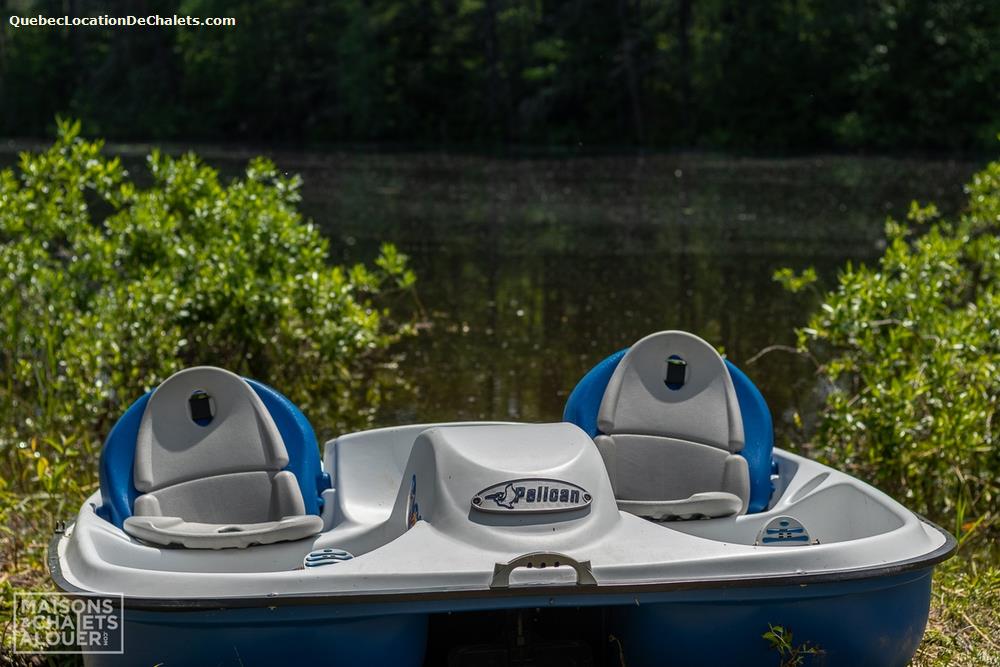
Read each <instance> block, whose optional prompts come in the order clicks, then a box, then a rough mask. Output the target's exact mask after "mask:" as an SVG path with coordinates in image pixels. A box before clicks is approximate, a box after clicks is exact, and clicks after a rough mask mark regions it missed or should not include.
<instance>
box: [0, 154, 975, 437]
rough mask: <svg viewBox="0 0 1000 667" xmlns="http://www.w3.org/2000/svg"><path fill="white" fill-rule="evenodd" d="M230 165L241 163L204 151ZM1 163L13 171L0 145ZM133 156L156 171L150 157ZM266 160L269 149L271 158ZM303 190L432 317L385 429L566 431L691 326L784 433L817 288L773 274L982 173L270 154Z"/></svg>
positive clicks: (875, 230) (865, 165) (641, 160)
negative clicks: (471, 423)
mask: <svg viewBox="0 0 1000 667" xmlns="http://www.w3.org/2000/svg"><path fill="white" fill-rule="evenodd" d="M195 150H196V151H197V152H199V153H200V154H201V155H202V156H203V157H204V158H205V159H206V161H207V162H209V163H211V164H213V165H215V166H217V167H219V168H220V170H221V171H223V172H224V173H231V174H236V173H239V172H241V171H242V168H243V165H244V164H245V162H246V159H247V158H248V157H249V156H250V155H252V154H255V153H256V152H258V151H251V152H247V153H242V152H237V151H232V150H213V149H211V148H208V147H201V148H198V147H196V149H195ZM3 152H4V153H6V154H5V155H0V161H2V162H4V163H8V164H9V163H11V162H13V160H14V159H15V158H14V155H15V152H14V151H13V150H4V151H3ZM108 152H112V153H116V152H121V153H124V154H125V155H126V157H127V159H126V162H127V163H131V164H129V168H130V171H131V172H132V173H133V174H134V175H135V176H136V177H137V178H138V179H139V180H142V174H143V172H144V171H145V169H144V167H143V166H142V159H141V157H140V156H141V155H142V154H144V150H143V149H142V147H133V148H128V147H117V148H116V147H111V148H109V149H108ZM263 152H267V151H263ZM272 157H273V159H274V160H275V161H276V162H277V164H278V165H279V166H280V167H281V168H282V169H283V170H286V171H288V172H293V173H299V174H301V175H302V177H303V179H304V190H303V195H304V202H303V209H304V212H305V213H306V215H307V216H309V217H311V218H312V219H313V220H314V221H315V222H316V223H317V224H318V225H319V226H320V227H321V228H322V229H323V230H324V231H325V232H326V234H327V235H328V236H329V237H330V240H331V247H332V252H333V255H334V257H333V258H334V260H335V261H342V262H348V263H353V262H358V261H365V262H367V261H370V260H371V259H372V258H373V257H374V256H375V254H376V253H377V249H378V246H379V244H380V243H381V242H383V241H391V242H394V243H395V244H396V245H397V246H398V247H399V248H400V249H401V250H402V251H403V252H405V253H407V254H408V255H409V256H410V258H411V264H412V267H413V268H414V270H415V271H416V273H417V276H418V291H419V297H420V300H421V301H422V303H423V305H424V307H425V310H426V318H425V319H426V323H427V326H426V327H425V328H423V329H422V331H421V333H420V335H419V336H417V337H415V338H413V339H410V340H407V341H405V342H404V343H403V344H402V346H401V348H402V351H403V353H404V356H403V360H402V363H401V365H400V367H399V369H398V371H397V372H399V373H401V374H403V375H404V376H405V377H406V378H407V379H408V380H409V382H410V384H411V385H412V387H413V389H412V391H404V392H394V393H393V394H392V396H391V397H390V399H389V401H388V402H387V403H386V404H385V405H384V408H383V410H382V411H381V412H380V414H379V418H378V422H379V424H381V425H390V424H397V423H402V422H414V421H436V420H456V419H515V420H526V421H552V420H558V419H559V418H560V416H561V414H562V408H563V404H564V402H565V400H566V397H567V395H568V393H569V391H570V390H571V389H572V388H573V386H574V384H575V383H576V381H577V380H578V379H579V378H580V377H581V376H582V375H583V373H585V372H586V371H587V370H588V369H589V368H590V367H591V366H593V365H594V364H595V363H596V362H598V361H599V360H601V359H602V358H604V357H605V356H607V355H608V354H610V353H611V352H613V351H615V350H618V349H621V348H623V347H625V346H627V345H629V344H631V343H632V342H634V341H635V340H637V339H638V338H640V337H642V336H644V335H645V334H648V333H650V332H653V331H657V330H661V329H667V328H678V329H686V330H688V331H692V332H694V333H697V334H698V335H700V336H702V337H704V338H706V339H707V340H708V341H710V342H711V343H713V344H715V345H717V346H721V347H723V348H724V349H725V351H726V353H727V354H728V355H729V357H730V359H732V360H733V361H734V362H735V363H736V364H737V365H739V366H741V367H743V369H744V370H745V371H746V372H747V373H748V375H750V377H751V378H752V379H753V380H754V381H755V382H756V383H757V384H758V386H759V387H760V388H761V390H762V391H763V392H764V395H765V396H766V397H767V399H768V402H769V403H770V405H771V408H772V411H773V413H774V414H775V417H776V425H778V426H779V428H780V426H781V423H782V422H783V421H784V419H783V418H787V416H788V414H789V413H790V411H791V410H792V409H793V408H797V409H802V410H803V413H804V414H806V415H807V416H808V412H809V407H810V406H809V405H808V403H809V400H808V397H809V395H810V389H811V387H812V382H811V381H810V377H811V375H812V368H811V367H810V365H809V364H808V363H806V362H804V361H803V360H801V359H799V358H797V357H795V356H793V355H790V354H787V353H782V352H775V353H772V354H770V355H767V356H765V357H763V358H762V359H761V360H759V361H757V362H756V363H754V364H752V365H749V366H748V365H747V360H748V359H749V358H751V357H752V356H753V355H754V354H756V353H757V352H758V351H759V350H761V349H762V348H764V347H766V346H769V345H774V344H792V343H794V334H793V330H794V328H795V327H796V326H801V325H802V324H804V323H805V321H806V318H807V317H808V315H809V313H810V312H811V311H812V310H813V309H814V308H815V307H817V305H818V294H804V295H802V294H800V295H791V294H788V293H785V292H784V291H783V290H782V288H781V287H780V286H779V285H778V284H777V283H775V282H773V281H772V279H771V276H772V274H773V272H774V271H775V270H776V269H778V268H781V267H785V266H789V267H792V268H795V269H796V270H800V269H803V268H805V267H808V266H814V267H815V268H816V269H817V271H818V272H819V274H820V276H821V279H822V283H823V284H824V285H826V286H830V285H833V284H834V278H835V276H836V272H837V270H838V268H839V267H841V266H842V265H843V264H844V263H845V262H847V261H849V260H850V261H854V262H859V261H860V262H872V261H874V260H876V259H877V257H878V256H879V254H880V252H881V250H882V247H883V244H884V240H883V233H882V230H883V225H884V222H885V219H886V217H887V216H889V215H892V216H894V217H897V218H901V217H903V216H905V214H906V211H907V209H908V207H909V203H910V201H911V200H912V199H919V200H920V201H922V202H927V201H934V202H936V203H937V204H938V206H939V208H940V209H941V210H942V212H943V213H944V214H945V215H950V214H954V213H957V212H958V211H959V210H960V208H961V206H962V203H963V200H964V195H963V192H962V185H963V183H965V182H966V181H967V180H968V179H969V177H970V176H971V174H972V173H973V172H974V171H975V170H976V168H977V165H976V164H973V163H968V162H952V161H929V160H908V159H887V158H857V157H817V158H801V159H777V160H763V159H737V158H731V157H725V156H711V155H685V154H681V155H659V156H652V157H649V156H647V157H591V158H580V157H576V158H567V159H548V158H546V159H498V158H484V157H470V156H456V155H440V154H416V155H384V154H366V155H358V154H341V153H335V154H317V153H308V154H306V153H292V152H280V151H279V152H276V153H274V154H273V155H272Z"/></svg>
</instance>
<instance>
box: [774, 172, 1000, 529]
mask: <svg viewBox="0 0 1000 667" xmlns="http://www.w3.org/2000/svg"><path fill="white" fill-rule="evenodd" d="M967 190H968V194H969V204H968V209H967V212H966V214H965V215H964V216H963V217H962V218H961V219H960V220H957V221H941V220H939V219H938V215H937V211H936V209H935V208H934V206H927V207H923V208H921V207H920V206H918V205H916V204H913V206H912V207H911V210H910V214H909V216H908V222H896V221H892V220H890V221H889V222H888V223H887V227H886V234H887V237H888V247H887V248H886V251H885V254H884V256H883V257H882V258H881V259H880V261H879V262H878V265H877V266H873V267H867V266H850V265H848V266H847V268H846V269H845V270H844V271H843V272H842V273H841V274H840V276H839V280H838V282H839V284H838V286H837V287H836V289H835V290H833V291H832V292H830V293H829V294H826V295H825V297H824V300H823V301H824V302H823V304H822V307H821V308H820V309H819V310H818V311H817V312H816V313H815V314H814V315H813V316H812V318H811V319H810V320H809V323H808V325H807V326H806V327H804V328H802V329H800V330H799V331H798V344H799V347H800V348H801V349H802V350H803V351H804V352H806V353H808V354H809V356H810V357H811V358H813V359H814V360H816V361H817V363H818V364H819V373H818V375H819V377H820V379H821V383H822V387H823V390H824V393H825V399H824V404H823V407H822V409H821V411H820V415H819V421H818V425H817V428H816V431H815V433H813V434H812V438H811V442H809V443H808V444H809V445H810V446H812V447H815V448H817V449H818V450H819V453H821V454H823V455H824V456H825V457H826V458H827V459H828V460H830V461H831V462H832V463H833V464H834V465H836V466H838V467H841V468H844V469H846V470H847V471H848V472H851V473H854V474H859V475H860V476H862V477H863V478H866V479H869V480H872V481H873V482H875V483H876V484H877V485H878V486H880V487H881V488H883V489H886V490H888V491H889V492H891V493H894V494H895V495H896V496H897V497H899V498H902V499H904V500H905V502H906V504H907V505H908V506H910V507H912V508H913V509H915V510H917V511H919V512H923V513H926V514H928V515H930V516H932V517H935V518H939V519H949V520H953V521H954V522H955V529H956V533H957V534H962V533H964V532H966V531H968V530H970V529H971V526H970V521H972V520H973V519H975V520H983V521H986V522H987V523H991V522H994V521H995V520H996V518H997V516H996V515H997V497H998V494H1000V162H993V163H992V164H990V165H989V166H988V167H987V168H986V169H984V170H983V171H982V172H980V173H979V174H977V175H976V176H975V177H974V178H973V180H972V183H971V184H970V185H969V186H968V188H967ZM778 278H779V279H780V280H782V281H783V282H784V283H785V284H786V286H787V287H789V288H790V289H792V290H793V291H795V290H799V289H802V288H804V287H806V286H807V285H808V284H809V283H810V282H811V281H812V280H813V279H814V278H815V275H814V274H807V275H802V276H795V275H793V274H791V273H790V272H787V271H783V272H779V274H778Z"/></svg>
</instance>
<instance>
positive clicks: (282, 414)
mask: <svg viewBox="0 0 1000 667" xmlns="http://www.w3.org/2000/svg"><path fill="white" fill-rule="evenodd" d="M246 381H247V384H249V385H250V387H251V388H252V389H253V390H254V392H255V393H256V394H257V396H259V397H260V400H261V401H263V402H264V407H265V408H267V411H268V412H269V413H271V419H273V420H274V425H275V426H277V427H278V433H279V434H281V439H282V440H283V441H284V443H285V451H286V452H288V465H287V466H285V468H284V469H285V470H287V471H289V472H291V473H292V474H293V475H295V479H297V480H298V482H299V488H300V489H301V490H302V500H303V501H304V502H305V506H306V514H319V513H320V511H321V510H322V508H323V497H322V494H323V491H324V490H325V489H329V488H330V475H329V474H328V473H325V472H323V470H322V468H321V466H320V459H319V444H318V443H317V442H316V434H315V433H314V432H313V429H312V425H310V424H309V420H308V419H306V416H305V415H304V414H302V411H301V410H299V409H298V408H297V407H296V406H295V404H294V403H292V402H291V401H290V400H288V399H287V398H286V397H285V396H284V395H283V394H281V393H279V392H278V391H276V390H274V389H272V388H271V387H268V386H267V385H266V384H263V383H261V382H257V381H256V380H250V379H246Z"/></svg>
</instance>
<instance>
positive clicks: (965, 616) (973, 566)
mask: <svg viewBox="0 0 1000 667" xmlns="http://www.w3.org/2000/svg"><path fill="white" fill-rule="evenodd" d="M912 664H913V665H914V667H945V666H946V665H956V666H963V667H964V666H968V667H973V666H976V667H981V666H984V665H1000V552H998V550H997V547H996V539H995V535H989V534H983V535H981V536H980V537H979V538H978V539H977V540H975V541H972V540H969V541H966V542H965V543H963V544H962V546H961V547H960V548H959V552H958V554H957V555H956V556H955V558H952V559H951V560H950V561H948V562H946V563H943V564H942V565H940V566H939V567H938V569H937V571H936V573H935V575H934V590H933V592H932V599H931V616H930V620H929V621H928V623H927V631H926V632H925V633H924V640H923V642H922V643H921V644H920V648H919V649H918V650H917V654H916V655H915V656H914V658H913V662H912Z"/></svg>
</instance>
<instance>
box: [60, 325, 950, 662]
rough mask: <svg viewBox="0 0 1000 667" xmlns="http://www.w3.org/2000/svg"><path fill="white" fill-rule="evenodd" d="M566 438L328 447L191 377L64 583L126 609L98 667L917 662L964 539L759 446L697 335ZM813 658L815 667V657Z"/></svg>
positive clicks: (589, 412)
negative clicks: (935, 573)
mask: <svg viewBox="0 0 1000 667" xmlns="http://www.w3.org/2000/svg"><path fill="white" fill-rule="evenodd" d="M564 418H565V420H566V421H564V422H561V423H554V424H515V423H450V424H419V425H407V426H399V427H394V428H383V429H376V430H370V431H365V432H360V433H353V434H349V435H344V436H341V437H339V438H337V439H335V440H332V441H330V442H328V443H327V444H326V446H325V448H324V451H323V459H322V462H321V460H320V457H319V448H318V447H317V444H316V441H315V436H314V435H313V431H312V429H311V427H310V426H309V424H308V422H307V421H306V419H305V417H304V416H303V415H302V413H301V412H299V411H298V410H297V409H296V408H295V407H294V406H293V405H292V404H291V403H290V402H289V401H288V400H287V399H285V398H284V397H283V396H282V395H280V394H278V393H277V392H275V391H274V390H272V389H270V388H268V387H267V386H265V385H263V384H260V383H258V382H256V381H253V380H245V379H243V378H241V377H239V376H237V375H234V374H232V373H230V372H228V371H224V370H221V369H217V368H211V367H198V368H191V369H188V370H184V371H181V372H179V373H177V374H175V375H174V376H172V377H170V378H169V379H167V380H166V381H165V382H164V383H163V384H162V385H160V386H159V387H158V388H156V389H155V390H153V391H152V392H150V393H149V394H147V395H145V396H143V397H141V398H140V399H139V400H138V401H136V403H135V404H133V405H132V407H131V408H130V409H129V410H128V411H127V412H126V413H125V414H124V416H122V418H121V419H120V420H119V422H118V423H117V424H116V426H115V427H114V429H113V430H112V432H111V434H110V435H109V437H108V440H107V442H106V444H105V447H104V451H103V453H102V458H101V469H100V478H101V488H100V490H99V492H97V493H95V494H94V495H93V496H92V497H90V498H89V499H88V500H87V501H86V502H85V503H84V505H83V507H82V508H81V510H80V512H79V514H78V516H77V517H76V519H75V521H74V522H72V523H71V524H70V525H69V526H68V527H67V528H66V529H65V530H63V531H62V532H59V533H57V534H56V536H55V537H54V539H53V541H52V544H51V547H50V556H49V562H50V569H51V572H52V576H53V578H54V580H55V582H56V583H57V584H58V586H59V587H60V588H61V589H63V590H65V591H69V592H86V593H94V592H96V593H116V594H123V595H124V596H125V605H126V608H125V611H124V620H125V634H124V643H125V652H124V654H122V655H106V654H104V655H99V654H93V655H89V656H85V662H86V663H87V664H92V665H103V664H128V665H132V664H150V665H153V664H161V665H164V666H165V667H169V666H171V665H187V664H212V665H245V666H250V665H272V664H279V663H287V664H292V663H293V662H294V663H295V664H313V665H335V666H336V665H361V664H368V665H383V664H384V665H394V666H396V667H403V666H406V665H413V666H417V665H424V664H427V665H438V664H441V665H451V666H456V667H457V666H463V665H477V666H483V665H491V666H492V665H622V664H625V665H628V666H629V667H637V666H642V665H722V664H740V665H757V664H760V665H771V664H776V661H777V654H776V653H775V652H774V650H773V648H772V647H771V646H769V644H768V642H767V641H765V640H764V639H763V638H762V635H763V634H764V633H765V632H767V631H768V629H769V627H770V626H772V625H774V626H777V625H780V626H782V627H784V628H787V629H788V630H789V631H791V632H792V633H793V638H794V643H796V644H799V643H806V642H808V644H809V645H810V646H812V647H815V648H817V649H818V650H819V651H821V653H818V654H813V655H810V656H807V658H808V659H812V660H814V661H815V664H826V665H887V666H898V665H905V664H906V663H907V662H908V661H909V659H910V658H911V657H912V655H913V654H914V652H915V650H916V648H917V646H918V644H919V642H920V639H921V637H922V635H923V632H924V627H925V624H926V621H927V617H928V609H929V603H930V591H931V571H932V569H933V567H934V565H935V564H937V563H939V562H941V561H942V560H944V559H946V558H948V557H949V556H950V555H951V554H952V552H953V551H954V548H955V542H954V539H953V538H952V537H951V536H950V535H949V534H947V533H946V532H944V531H943V530H941V529H940V528H938V527H936V526H935V525H933V524H931V523H929V522H927V521H926V520H924V519H922V518H921V517H919V516H917V515H916V514H914V513H912V512H910V511H909V510H907V509H906V508H904V507H903V506H901V505H900V504H898V503H897V502H895V501H894V500H893V499H891V498H889V497H888V496H886V495H885V494H883V493H881V492H880V491H878V490H876V489H874V488H872V487H871V486H869V485H867V484H864V483H863V482H861V481H859V480H857V479H855V478H853V477H850V476H848V475H845V474H843V473H841V472H838V471H836V470H833V469H831V468H829V467H826V466H823V465H820V464H818V463H816V462H814V461H810V460H808V459H805V458H802V457H800V456H796V455H794V454H791V453H789V452H785V451H782V450H780V449H774V448H773V447H772V427H771V418H770V415H769V412H768V409H767V406H766V404H765V403H764V399H763V398H762V396H761V395H760V393H759V392H758V391H757V389H756V388H755V387H754V385H753V384H752V383H751V382H750V380H749V379H747V377H746V376H745V375H744V374H743V373H742V372H740V371H739V370H738V369H736V368H735V366H733V365H732V364H730V363H729V362H727V361H725V360H723V359H722V358H721V357H720V356H719V355H718V353H717V352H716V351H715V349H714V348H713V347H712V346H711V345H709V344H708V343H706V342H705V341H703V340H701V339H700V338H697V337H696V336H693V335H691V334H688V333H684V332H678V331H666V332H660V333H657V334H653V335H651V336H648V337H646V338H644V339H642V340H640V341H639V342H637V343H636V344H635V345H633V346H632V347H631V348H629V349H628V350H626V351H623V352H620V353H618V354H616V355H613V356H611V357H609V358H608V359H606V360H605V361H604V362H602V363H601V364H599V365H598V366H597V367H595V368H594V369H593V370H592V371H591V372H590V373H588V374H587V375H586V376H585V377H584V378H583V380H581V382H580V384H579V385H578V386H577V387H576V389H575V390H574V391H573V393H572V395H571V396H570V399H569V402H568V404H567V408H566V413H565V417H564ZM806 664H809V663H808V662H807V663H806Z"/></svg>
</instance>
